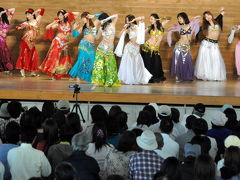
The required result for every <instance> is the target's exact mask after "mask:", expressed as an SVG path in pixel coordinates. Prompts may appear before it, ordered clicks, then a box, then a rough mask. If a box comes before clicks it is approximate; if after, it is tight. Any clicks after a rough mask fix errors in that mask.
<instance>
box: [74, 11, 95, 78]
mask: <svg viewBox="0 0 240 180" xmlns="http://www.w3.org/2000/svg"><path fill="white" fill-rule="evenodd" d="M98 15H99V14H98ZM98 15H95V16H94V17H97V16H98ZM91 18H93V16H90V14H89V12H84V13H82V14H81V20H82V22H83V23H84V25H83V27H79V24H78V23H77V22H75V23H74V26H73V32H72V35H73V37H77V36H79V35H80V34H81V33H83V39H82V40H81V41H80V43H79V46H78V49H79V53H78V59H77V61H76V63H75V65H74V66H73V68H72V69H71V71H70V72H69V74H70V75H71V76H72V77H77V79H79V78H81V79H83V80H85V81H87V82H91V81H92V69H93V65H94V59H95V49H94V41H95V38H96V27H95V25H94V23H95V22H94V23H93V22H92V20H91Z"/></svg>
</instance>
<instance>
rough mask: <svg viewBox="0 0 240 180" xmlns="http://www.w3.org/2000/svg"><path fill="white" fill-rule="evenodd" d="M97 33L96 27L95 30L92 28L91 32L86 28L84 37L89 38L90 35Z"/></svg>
mask: <svg viewBox="0 0 240 180" xmlns="http://www.w3.org/2000/svg"><path fill="white" fill-rule="evenodd" d="M95 33H96V28H95V27H94V28H92V29H91V30H89V29H88V28H85V29H84V30H83V35H84V36H87V35H89V34H93V35H94V34H95Z"/></svg>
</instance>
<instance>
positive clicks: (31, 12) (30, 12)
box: [25, 8, 36, 21]
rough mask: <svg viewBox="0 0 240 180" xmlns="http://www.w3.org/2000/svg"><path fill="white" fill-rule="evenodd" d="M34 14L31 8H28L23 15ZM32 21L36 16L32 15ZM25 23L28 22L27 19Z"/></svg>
mask: <svg viewBox="0 0 240 180" xmlns="http://www.w3.org/2000/svg"><path fill="white" fill-rule="evenodd" d="M33 13H34V10H33V9H32V8H28V9H27V10H26V11H25V14H33ZM33 19H36V15H35V14H33ZM27 21H29V19H28V18H27Z"/></svg>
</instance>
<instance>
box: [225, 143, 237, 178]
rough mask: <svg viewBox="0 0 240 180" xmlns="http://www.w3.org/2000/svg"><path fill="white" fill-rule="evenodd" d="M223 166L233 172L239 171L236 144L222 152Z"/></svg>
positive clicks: (235, 173)
mask: <svg viewBox="0 0 240 180" xmlns="http://www.w3.org/2000/svg"><path fill="white" fill-rule="evenodd" d="M224 166H226V167H228V168H230V169H231V170H232V171H233V172H234V174H233V175H237V174H239V173H240V149H239V148H238V147H236V146H230V147H229V148H227V149H226V151H225V153H224Z"/></svg>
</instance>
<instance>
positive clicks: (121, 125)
mask: <svg viewBox="0 0 240 180" xmlns="http://www.w3.org/2000/svg"><path fill="white" fill-rule="evenodd" d="M127 120H128V115H127V113H126V112H124V111H121V112H118V113H117V114H116V115H115V118H113V120H110V122H113V123H112V125H114V122H115V123H117V124H118V125H117V127H118V131H117V133H120V134H121V133H123V132H125V131H126V130H127V129H128V125H127ZM115 126H116V124H115ZM108 130H110V129H109V128H108Z"/></svg>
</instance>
